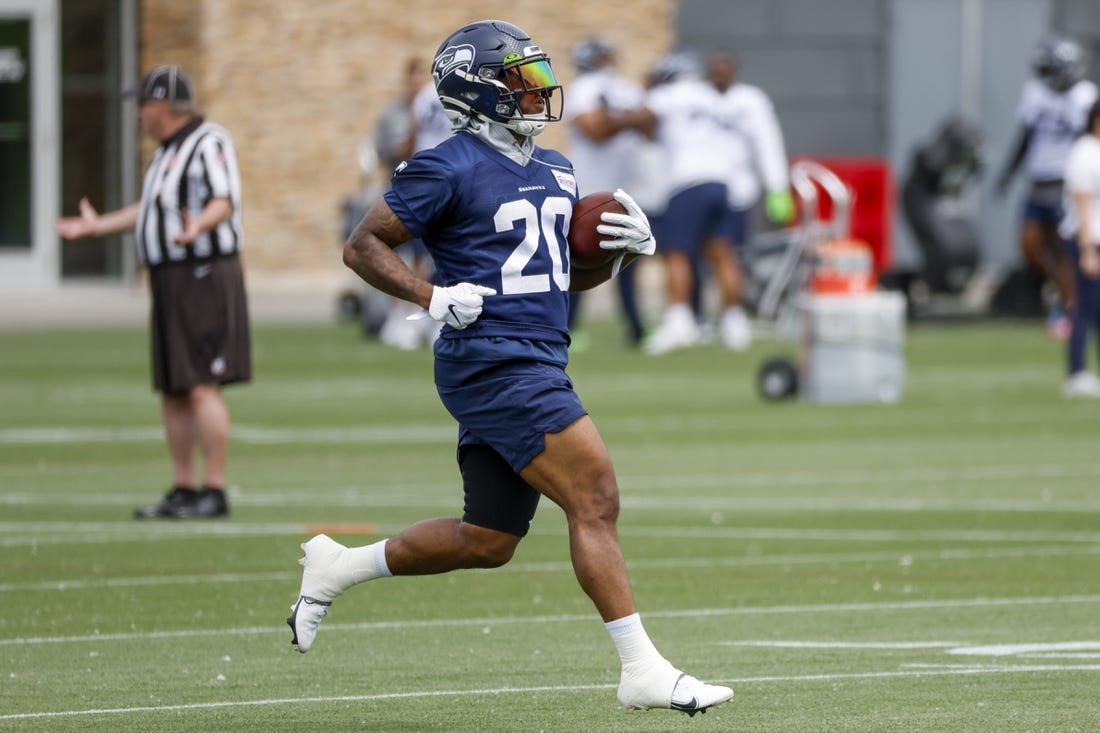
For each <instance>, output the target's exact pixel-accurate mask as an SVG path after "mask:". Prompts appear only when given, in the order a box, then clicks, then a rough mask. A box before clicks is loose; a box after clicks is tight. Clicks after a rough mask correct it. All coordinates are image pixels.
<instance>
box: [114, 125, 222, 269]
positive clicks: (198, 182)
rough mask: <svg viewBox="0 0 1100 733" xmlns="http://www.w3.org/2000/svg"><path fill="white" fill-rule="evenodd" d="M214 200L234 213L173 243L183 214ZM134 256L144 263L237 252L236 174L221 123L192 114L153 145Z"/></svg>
mask: <svg viewBox="0 0 1100 733" xmlns="http://www.w3.org/2000/svg"><path fill="white" fill-rule="evenodd" d="M213 198H228V199H229V200H230V202H231V203H232V204H233V214H232V215H231V216H230V217H229V218H228V219H226V220H225V221H223V222H221V223H220V224H218V225H217V226H216V227H214V228H213V229H211V230H209V231H206V232H203V233H202V234H201V235H199V237H198V238H197V239H196V240H195V241H194V243H192V244H189V245H180V244H176V243H175V237H176V235H178V234H180V233H181V232H182V231H183V214H182V212H184V211H186V212H187V214H188V216H191V217H197V216H198V215H199V213H200V212H201V211H202V209H203V207H204V206H206V204H207V202H209V201H210V199H213ZM135 234H136V235H137V250H138V259H139V260H140V261H141V262H142V264H144V265H146V266H148V267H157V266H160V265H165V264H172V263H177V262H193V261H196V260H208V259H213V258H215V257H222V256H225V255H231V254H236V253H237V252H239V251H240V248H241V174H240V169H239V168H238V167H237V152H236V150H235V149H234V148H233V141H232V140H231V139H230V137H229V133H227V132H226V131H225V130H224V129H223V128H222V127H220V126H218V125H215V124H214V123H212V122H206V121H204V120H202V119H201V118H195V119H194V120H192V121H191V122H190V123H188V124H187V126H185V127H184V128H183V129H182V130H180V132H179V133H178V134H177V135H176V136H175V137H173V138H172V139H171V140H169V141H168V142H166V143H164V144H163V145H161V146H160V147H159V148H157V152H156V153H155V154H154V156H153V160H152V162H151V163H150V164H149V168H148V170H146V172H145V182H144V183H143V184H142V191H141V213H140V215H139V216H138V221H137V226H136V231H135Z"/></svg>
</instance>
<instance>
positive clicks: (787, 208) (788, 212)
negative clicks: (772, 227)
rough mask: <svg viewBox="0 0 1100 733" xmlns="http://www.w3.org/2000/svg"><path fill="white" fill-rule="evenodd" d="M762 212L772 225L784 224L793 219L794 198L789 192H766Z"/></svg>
mask: <svg viewBox="0 0 1100 733" xmlns="http://www.w3.org/2000/svg"><path fill="white" fill-rule="evenodd" d="M764 210H765V211H766V212H767V214H768V218H769V219H771V221H772V223H773V224H786V223H788V222H789V221H790V220H791V219H793V218H794V198H793V197H792V196H791V192H790V191H768V193H767V195H766V196H765V197H764Z"/></svg>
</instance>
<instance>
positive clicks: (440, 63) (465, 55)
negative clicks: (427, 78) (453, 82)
mask: <svg viewBox="0 0 1100 733" xmlns="http://www.w3.org/2000/svg"><path fill="white" fill-rule="evenodd" d="M473 63H474V47H473V46H471V45H470V44H468V43H467V44H463V45H461V46H448V47H447V48H445V49H443V50H442V51H440V52H439V55H438V56H436V57H435V63H433V64H432V76H433V77H435V80H436V81H437V82H438V81H439V80H440V79H442V78H443V77H445V76H447V75H448V74H451V73H453V72H454V71H456V70H458V69H462V70H463V71H466V72H469V71H470V67H471V66H472V65H473Z"/></svg>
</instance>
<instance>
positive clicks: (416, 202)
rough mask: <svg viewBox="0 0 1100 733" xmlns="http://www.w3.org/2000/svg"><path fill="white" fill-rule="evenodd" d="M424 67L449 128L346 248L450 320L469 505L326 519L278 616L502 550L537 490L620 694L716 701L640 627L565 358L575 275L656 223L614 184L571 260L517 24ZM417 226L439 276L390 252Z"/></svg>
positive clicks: (439, 363) (486, 559) (605, 459)
mask: <svg viewBox="0 0 1100 733" xmlns="http://www.w3.org/2000/svg"><path fill="white" fill-rule="evenodd" d="M432 74H433V77H434V80H435V86H436V89H437V91H438V92H439V97H440V100H441V101H442V103H443V105H444V107H445V108H446V110H447V112H448V115H449V116H451V118H452V119H453V121H454V126H455V130H456V133H455V134H454V135H453V136H452V137H450V138H449V139H447V140H446V141H445V142H443V143H441V144H440V145H438V146H437V147H435V148H433V149H431V150H426V151H422V152H420V153H417V154H416V155H414V156H413V157H412V158H410V159H409V160H408V161H406V162H405V163H402V164H401V165H400V166H398V169H397V172H396V173H395V175H394V178H393V186H392V188H391V189H390V191H389V192H388V193H386V195H385V197H384V199H383V200H382V201H380V202H378V203H377V204H376V205H375V206H374V207H373V208H372V209H371V210H370V211H369V212H368V213H367V215H366V216H365V217H364V219H363V221H362V222H361V223H360V224H359V226H358V227H357V228H356V230H355V231H354V232H353V233H352V235H351V236H350V237H349V239H348V241H347V244H346V245H345V248H344V262H345V264H347V266H348V267H350V268H351V269H352V270H354V271H355V272H356V273H358V274H359V276H360V277H362V278H363V279H364V280H365V281H366V282H368V283H369V284H371V285H372V286H374V287H376V288H378V289H380V290H383V291H385V292H387V293H389V294H391V295H394V296H396V297H399V298H404V299H405V300H408V301H411V302H413V303H417V304H419V305H420V306H422V307H423V308H425V309H426V310H427V312H428V314H430V315H431V317H432V318H435V319H436V320H438V321H442V322H443V324H444V326H443V329H442V332H441V334H440V338H439V339H437V340H436V342H435V346H434V347H433V348H434V351H435V382H436V387H437V390H438V392H439V396H440V398H441V399H442V401H443V404H444V405H445V406H446V408H447V409H448V411H450V413H451V414H452V415H453V416H454V418H455V419H456V420H457V421H458V423H459V440H458V463H459V468H460V470H461V474H462V479H463V487H464V505H465V510H464V514H463V516H462V517H461V518H457V517H455V518H436V519H426V520H423V521H421V522H417V523H415V524H413V525H411V526H409V527H407V528H406V529H405V530H403V531H402V532H400V533H399V534H397V535H395V536H393V537H390V538H388V539H385V540H382V541H379V542H376V543H374V544H372V545H367V546H364V547H354V548H349V547H345V546H343V545H341V544H339V543H337V542H335V541H334V540H332V539H330V538H329V537H327V536H325V535H318V536H316V537H314V538H313V539H311V540H310V541H309V542H306V543H305V544H304V545H303V546H302V548H303V550H304V551H305V557H304V558H303V559H302V561H301V562H302V565H303V566H304V571H303V573H302V584H301V590H300V593H299V598H298V600H297V602H296V603H295V604H294V606H293V609H292V615H291V616H290V618H289V619H288V620H287V621H288V623H289V624H290V626H291V628H292V629H293V631H294V639H293V643H294V644H297V647H298V651H300V652H306V651H308V650H309V649H310V647H311V646H312V645H313V643H314V640H315V637H316V635H317V632H318V628H319V626H320V623H321V620H322V619H323V618H324V616H325V614H326V613H327V611H328V609H329V607H330V605H331V603H332V601H333V600H334V599H335V598H336V597H337V596H339V595H340V594H341V593H343V592H344V591H345V590H347V589H348V588H350V587H351V586H352V585H355V584H356V583H361V582H364V581H367V580H373V579H376V578H383V577H387V576H390V575H427V574H433V573H445V572H449V571H452V570H458V569H462V568H493V567H499V566H501V565H504V564H505V563H507V562H508V561H509V560H510V559H511V557H512V554H513V553H514V552H515V549H516V546H517V545H518V544H519V542H520V540H521V539H522V538H523V537H524V536H525V535H526V534H527V531H528V528H529V526H530V523H531V520H532V518H533V517H534V514H535V508H536V505H537V504H538V501H539V498H540V497H541V496H546V497H547V498H549V499H550V500H551V501H553V502H554V503H555V504H557V505H558V506H559V507H561V508H562V510H563V511H564V512H565V515H566V518H567V521H568V526H569V547H570V556H571V559H572V563H573V568H574V571H575V573H576V577H577V580H578V581H579V583H580V585H581V587H582V589H583V590H584V591H585V593H587V594H588V596H589V598H591V599H592V602H593V603H594V604H595V606H596V608H597V610H598V611H599V613H600V616H601V617H602V619H603V621H604V622H605V624H606V626H607V630H608V632H609V633H610V635H611V637H612V640H613V641H614V644H615V646H616V648H617V649H618V652H619V655H620V657H621V662H622V674H621V677H620V682H619V690H618V697H619V700H620V702H621V703H622V704H623V705H625V706H626V707H628V708H636V709H646V708H671V709H675V710H682V711H684V712H687V713H689V714H692V715H694V714H695V713H696V712H700V711H703V710H706V709H707V708H708V707H710V706H712V705H717V704H719V703H723V702H726V701H728V700H730V699H731V698H732V697H733V691H732V690H731V689H729V688H728V687H720V686H714V685H708V684H705V683H703V682H700V681H699V680H697V679H695V678H694V677H691V676H689V675H686V674H684V673H683V672H681V671H680V670H678V669H677V668H676V667H674V666H673V665H672V664H671V663H669V662H668V661H667V660H666V659H665V658H664V657H663V656H662V655H661V654H660V653H659V652H658V651H657V649H656V647H655V646H654V645H653V643H652V642H651V641H650V639H649V636H648V635H647V634H646V631H645V629H644V628H643V626H642V622H641V619H640V618H639V615H638V612H637V609H636V607H635V605H634V599H633V594H632V591H631V587H630V581H629V579H628V576H627V571H626V563H625V561H624V560H623V555H622V552H621V550H620V547H619V541H618V533H617V530H616V526H615V523H616V519H617V516H618V513H619V491H618V485H617V483H616V480H615V472H614V469H613V467H612V465H611V459H610V456H609V455H608V451H607V448H606V447H605V445H604V443H603V440H602V439H601V437H600V434H599V433H598V432H597V430H596V427H595V425H594V424H593V422H592V420H591V419H590V418H589V417H588V415H587V412H586V411H585V409H584V407H583V406H582V405H581V403H580V400H579V399H578V397H577V395H576V393H575V392H574V391H573V384H572V382H571V380H570V379H569V377H568V376H567V375H566V373H565V366H566V362H567V360H568V352H567V347H568V343H569V334H568V331H567V328H566V316H567V298H568V295H567V294H568V292H569V291H570V290H584V289H587V288H591V287H594V286H595V285H597V284H599V283H601V282H604V281H606V280H607V279H609V278H611V277H614V275H615V273H617V271H618V270H619V268H621V267H622V266H623V265H624V264H626V263H627V262H629V261H630V260H633V259H635V258H637V257H638V256H641V255H649V254H653V252H654V250H655V247H656V245H655V243H654V240H653V237H652V235H651V234H650V229H649V223H648V222H647V220H646V217H645V215H644V214H642V213H641V211H640V209H639V208H638V207H637V205H636V204H635V203H634V201H633V200H632V199H631V198H630V197H629V196H628V195H627V194H625V193H623V192H621V191H618V192H616V198H617V199H618V200H619V202H620V203H622V204H623V206H624V207H625V209H626V210H627V212H628V213H626V214H611V213H608V214H604V215H603V219H604V222H605V223H604V224H601V225H600V226H599V231H600V232H601V233H602V234H605V235H606V236H607V237H608V241H607V242H606V243H605V245H604V246H605V247H607V248H608V249H613V250H618V251H619V253H620V256H619V257H617V258H616V259H615V260H614V262H613V263H610V264H608V265H605V266H604V267H602V268H597V269H593V270H583V271H582V270H574V269H573V268H571V267H570V266H569V264H570V263H569V256H568V249H567V245H566V234H567V233H568V223H569V217H570V213H571V211H572V206H573V203H574V202H575V201H576V198H577V188H576V179H575V178H574V176H573V172H572V168H571V166H570V163H569V161H568V160H567V159H566V158H565V157H564V156H563V155H561V154H560V153H557V152H555V151H552V150H547V149H543V148H539V147H537V146H535V144H534V142H533V140H532V138H533V137H534V136H535V135H537V134H538V133H539V132H541V131H542V130H543V129H545V128H546V126H547V125H548V124H549V123H550V122H553V121H556V120H558V119H560V117H561V110H560V98H561V95H560V89H561V87H560V86H559V85H558V83H557V81H556V80H555V78H554V73H553V71H552V70H551V67H550V62H549V58H548V57H547V56H546V54H545V53H543V52H542V51H541V50H540V49H539V47H538V46H536V45H535V43H534V42H533V41H532V40H531V38H530V36H528V34H527V33H525V32H524V31H522V30H521V29H519V28H517V27H516V26H514V25H511V24H510V23H505V22H502V21H498V20H486V21H480V22H476V23H471V24H469V25H466V26H464V27H462V28H460V29H459V30H457V31H456V32H454V33H453V34H451V35H450V36H449V37H448V38H447V39H446V40H445V41H444V42H443V44H442V45H441V46H440V47H439V51H438V52H437V54H436V57H435V62H434V65H433V70H432ZM555 107H556V109H555ZM413 237H419V238H421V239H422V240H423V241H424V243H425V245H426V246H427V247H428V250H429V251H430V252H431V254H432V257H433V258H434V259H435V262H436V266H437V268H438V270H439V274H440V276H441V277H440V282H442V283H445V284H444V285H439V286H433V285H432V284H431V283H429V282H428V281H426V280H423V279H420V278H417V277H416V276H415V275H414V274H413V273H412V272H411V271H410V270H409V268H408V267H406V266H405V263H404V262H403V261H402V260H401V258H400V257H398V256H397V255H395V254H394V253H393V248H394V247H396V246H398V245H400V244H401V243H402V242H405V241H407V240H409V239H412V238H413Z"/></svg>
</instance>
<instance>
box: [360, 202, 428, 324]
mask: <svg viewBox="0 0 1100 733" xmlns="http://www.w3.org/2000/svg"><path fill="white" fill-rule="evenodd" d="M412 238H413V235H412V233H411V232H409V230H408V228H407V227H406V226H405V225H404V224H403V223H402V221H401V220H400V219H398V218H397V215H396V214H394V213H393V209H391V208H390V206H389V204H387V203H386V202H385V201H384V200H382V201H379V202H378V203H376V204H375V205H374V206H372V207H371V209H370V211H368V212H367V215H366V216H364V217H363V220H362V221H361V222H359V226H357V227H355V231H353V232H352V233H351V236H350V237H349V238H348V241H347V242H346V243H345V244H344V264H345V265H347V266H348V267H349V268H350V269H351V270H352V271H353V272H354V273H355V274H356V275H358V276H359V277H361V278H363V280H365V281H366V282H367V283H368V284H370V285H371V286H372V287H375V288H378V289H379V290H381V291H382V292H384V293H388V294H389V295H392V296H394V297H397V298H401V299H403V300H408V301H410V302H412V303H416V304H417V305H419V306H421V307H423V308H427V307H428V304H429V303H430V302H431V299H432V284H431V283H429V282H428V281H427V280H423V279H421V278H419V277H417V276H416V275H414V274H413V272H412V270H410V269H409V267H408V266H407V265H406V264H405V262H404V260H402V259H401V258H400V257H399V256H398V255H397V254H396V253H395V252H394V251H393V249H394V247H397V246H398V245H400V244H404V243H405V242H408V241H409V240H410V239H412Z"/></svg>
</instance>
